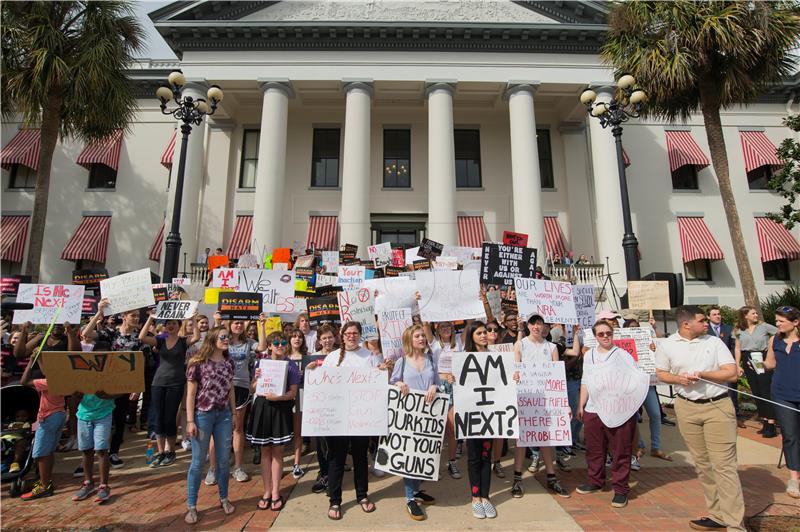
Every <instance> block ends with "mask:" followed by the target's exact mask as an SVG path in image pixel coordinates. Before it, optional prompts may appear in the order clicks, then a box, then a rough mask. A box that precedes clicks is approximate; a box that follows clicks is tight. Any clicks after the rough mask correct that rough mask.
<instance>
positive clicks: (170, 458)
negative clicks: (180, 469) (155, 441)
mask: <svg viewBox="0 0 800 532" xmlns="http://www.w3.org/2000/svg"><path fill="white" fill-rule="evenodd" d="M176 458H177V456H176V455H175V451H170V452H168V453H165V454H164V458H163V459H162V460H161V466H162V467H163V466H168V465H172V464H174V463H175V459H176Z"/></svg>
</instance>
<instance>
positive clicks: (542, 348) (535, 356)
mask: <svg viewBox="0 0 800 532" xmlns="http://www.w3.org/2000/svg"><path fill="white" fill-rule="evenodd" d="M555 349H556V345H555V344H554V343H551V342H548V341H547V340H544V341H542V342H534V341H533V340H531V339H530V338H528V337H527V336H526V337H525V338H523V339H522V342H521V343H520V352H521V354H522V362H523V363H525V364H528V363H531V362H550V361H552V360H553V350H555ZM556 353H558V351H556Z"/></svg>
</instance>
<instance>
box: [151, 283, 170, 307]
mask: <svg viewBox="0 0 800 532" xmlns="http://www.w3.org/2000/svg"><path fill="white" fill-rule="evenodd" d="M152 286H153V302H154V303H161V302H162V301H166V300H167V299H169V290H168V289H167V285H163V286H162V285H160V284H159V285H152Z"/></svg>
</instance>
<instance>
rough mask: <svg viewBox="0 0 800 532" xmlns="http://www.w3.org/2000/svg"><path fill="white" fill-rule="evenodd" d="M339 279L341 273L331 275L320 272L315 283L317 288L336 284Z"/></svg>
mask: <svg viewBox="0 0 800 532" xmlns="http://www.w3.org/2000/svg"><path fill="white" fill-rule="evenodd" d="M338 280H339V275H338V274H336V275H329V274H323V273H318V274H317V278H316V284H315V285H314V286H315V287H316V288H317V289H319V288H323V287H325V286H334V285H335V284H336V281H338Z"/></svg>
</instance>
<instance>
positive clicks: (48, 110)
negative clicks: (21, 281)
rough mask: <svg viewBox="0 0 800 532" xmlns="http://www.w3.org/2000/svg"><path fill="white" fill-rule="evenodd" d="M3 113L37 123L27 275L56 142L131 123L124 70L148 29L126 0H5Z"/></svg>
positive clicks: (38, 240) (38, 244) (39, 236)
mask: <svg viewBox="0 0 800 532" xmlns="http://www.w3.org/2000/svg"><path fill="white" fill-rule="evenodd" d="M2 21H3V23H2V27H1V28H0V43H1V44H0V46H2V67H0V68H2V71H0V75H2V114H3V118H4V119H6V120H8V119H13V118H15V117H18V116H20V115H21V117H22V120H23V121H24V122H25V124H28V125H38V126H39V127H40V132H41V138H40V150H39V171H38V176H37V179H36V195H35V198H34V203H33V215H32V220H31V237H30V238H31V240H30V246H29V249H28V265H27V272H26V273H27V274H29V275H30V276H31V277H32V278H33V280H34V282H36V281H37V280H38V277H39V266H40V264H39V263H40V260H41V256H42V242H43V239H44V226H45V219H46V218H47V202H48V196H49V192H50V169H51V164H52V161H53V152H54V151H55V147H56V142H57V141H58V140H59V138H60V139H61V140H63V139H64V138H66V137H74V138H78V139H80V140H82V141H85V142H92V141H95V140H99V139H102V138H103V137H105V136H107V135H108V134H110V133H111V132H112V131H113V130H115V129H127V128H128V123H129V122H130V120H131V119H132V118H133V116H134V114H135V113H136V111H137V107H136V98H135V96H134V93H133V91H132V87H131V84H130V83H129V82H128V78H127V76H126V74H125V69H126V68H127V67H128V66H129V63H130V61H131V60H132V58H133V55H134V53H135V52H136V51H138V50H139V49H140V47H141V46H142V42H143V37H144V32H143V30H142V28H141V26H140V25H139V23H138V22H137V21H136V18H135V17H134V14H133V10H132V7H131V4H130V3H127V2H122V1H108V2H105V1H94V2H90V1H82V2H49V1H48V2H44V1H38V2H3V3H2Z"/></svg>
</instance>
